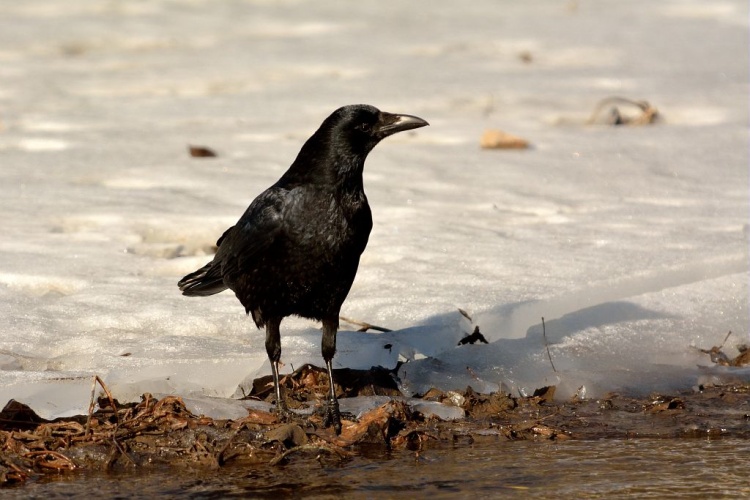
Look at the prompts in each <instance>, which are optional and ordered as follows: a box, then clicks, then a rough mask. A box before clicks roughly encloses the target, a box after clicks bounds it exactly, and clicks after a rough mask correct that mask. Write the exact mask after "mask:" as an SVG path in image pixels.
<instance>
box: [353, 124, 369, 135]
mask: <svg viewBox="0 0 750 500" xmlns="http://www.w3.org/2000/svg"><path fill="white" fill-rule="evenodd" d="M354 129H355V130H359V131H360V132H366V133H369V132H370V130H372V125H370V124H369V123H360V124H359V125H357V126H356V127H354Z"/></svg>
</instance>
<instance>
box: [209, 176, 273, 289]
mask: <svg viewBox="0 0 750 500" xmlns="http://www.w3.org/2000/svg"><path fill="white" fill-rule="evenodd" d="M287 196H288V193H287V192H286V191H285V190H282V189H280V188H275V187H274V188H270V189H268V190H266V191H264V192H263V193H261V194H260V195H259V196H258V197H257V198H256V199H255V200H254V201H253V202H252V204H251V205H250V206H249V207H248V209H247V210H246V211H245V213H244V214H243V215H242V217H241V218H240V220H239V221H238V222H237V224H235V225H234V226H232V227H231V228H229V229H228V230H227V231H226V232H225V233H224V234H223V235H222V236H221V238H219V241H218V242H217V245H218V246H219V250H218V251H217V252H216V257H214V262H218V263H220V267H221V271H220V272H221V276H222V277H223V278H224V279H225V281H227V282H230V283H231V282H233V281H234V280H235V279H236V277H238V276H240V275H242V274H245V273H248V272H251V271H252V269H253V266H254V263H255V262H257V260H258V257H259V256H260V255H261V254H263V253H264V252H265V251H266V250H268V249H269V248H270V247H271V246H272V245H273V244H274V242H275V241H276V240H277V239H278V238H279V236H280V234H282V228H283V225H282V210H283V208H284V204H285V203H286V201H287Z"/></svg>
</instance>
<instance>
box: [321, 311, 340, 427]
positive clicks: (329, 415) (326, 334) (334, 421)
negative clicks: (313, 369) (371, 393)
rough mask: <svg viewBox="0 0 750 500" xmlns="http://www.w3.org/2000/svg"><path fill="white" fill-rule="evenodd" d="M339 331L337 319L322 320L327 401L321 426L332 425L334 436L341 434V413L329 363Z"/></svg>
mask: <svg viewBox="0 0 750 500" xmlns="http://www.w3.org/2000/svg"><path fill="white" fill-rule="evenodd" d="M338 329H339V318H338V316H334V317H333V318H327V319H324V320H323V342H322V344H321V347H322V349H321V350H322V351H323V359H324V360H325V362H326V368H327V369H328V384H329V386H330V387H329V390H328V401H327V402H326V409H325V419H324V420H323V425H325V426H326V427H328V426H329V425H333V429H334V431H336V434H341V412H340V411H339V402H338V400H337V399H336V386H335V385H334V383H333V366H332V364H331V361H332V360H333V355H334V354H336V331H337V330H338Z"/></svg>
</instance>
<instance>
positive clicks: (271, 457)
mask: <svg viewBox="0 0 750 500" xmlns="http://www.w3.org/2000/svg"><path fill="white" fill-rule="evenodd" d="M337 381H341V386H339V387H337V392H338V393H339V394H340V396H341V397H348V396H362V395H388V396H392V399H391V400H389V401H388V402H387V403H386V404H384V405H382V406H380V407H378V408H375V409H373V410H371V411H369V412H366V413H364V414H363V415H361V416H360V417H359V418H358V419H355V418H354V417H353V416H349V418H347V417H346V416H345V417H344V422H343V424H344V425H343V430H342V433H341V435H339V436H337V435H335V434H334V433H333V431H332V430H331V429H327V428H324V427H323V425H322V418H321V417H320V416H319V415H317V414H315V413H313V414H312V415H308V416H297V417H294V419H293V420H291V421H284V422H281V421H279V419H278V418H277V416H276V415H275V414H273V413H268V412H263V411H249V412H248V415H247V416H246V417H244V418H242V419H239V420H214V419H211V418H207V417H203V416H198V415H193V414H192V413H190V412H189V411H188V410H187V409H186V407H185V405H184V403H183V402H182V400H181V399H180V398H179V397H165V398H162V399H160V400H157V399H155V398H153V397H152V396H150V395H148V394H146V395H144V396H143V398H142V400H141V401H140V402H139V403H137V404H127V405H121V404H119V403H117V402H116V401H115V400H112V399H111V398H110V397H103V398H100V399H99V400H98V410H97V411H96V412H92V414H91V415H84V416H80V417H73V418H65V419H58V420H56V421H52V422H49V421H45V420H43V419H41V418H39V417H38V416H37V415H35V414H34V413H33V411H31V410H30V409H29V408H28V407H26V406H24V405H23V404H21V403H18V402H15V401H12V402H10V403H8V405H7V406H6V407H5V409H4V410H3V411H2V413H0V440H2V441H0V443H2V444H0V447H1V448H0V484H2V486H5V487H13V486H16V487H17V488H21V489H24V488H26V487H27V486H24V485H30V484H36V483H39V482H44V481H45V478H50V477H55V478H58V479H59V478H61V477H69V478H81V479H86V480H91V478H92V477H98V476H96V474H97V473H106V474H107V475H108V477H110V478H111V477H112V474H115V475H126V476H128V477H131V478H132V477H134V476H133V474H135V475H136V476H137V475H138V474H141V473H147V472H159V473H165V471H170V470H175V471H188V470H189V471H191V473H195V474H199V473H208V472H213V473H215V472H216V471H220V470H226V471H230V470H235V469H234V468H237V467H239V468H240V469H241V470H242V471H244V472H243V474H247V473H248V471H257V473H258V474H260V475H264V476H265V475H269V474H270V475H273V471H274V470H276V469H277V468H280V467H281V468H288V467H295V468H300V467H302V468H306V467H313V468H314V469H315V470H318V469H320V468H321V467H323V468H330V467H333V468H337V467H340V466H341V464H350V465H351V464H352V463H356V464H357V467H363V468H365V469H366V468H367V467H368V466H378V464H380V463H381V462H383V461H384V460H386V461H387V460H389V459H391V458H392V457H394V456H399V457H402V459H405V460H407V461H416V462H417V463H418V462H419V461H420V460H421V459H422V457H427V456H431V455H433V456H434V454H435V453H440V454H445V453H449V454H450V453H454V454H457V455H456V456H458V455H460V453H459V452H458V451H457V450H464V451H467V450H472V449H476V448H477V447H484V446H492V447H496V446H497V445H498V443H511V442H518V441H532V442H548V443H561V442H563V441H565V442H570V441H593V440H596V441H597V442H599V441H600V440H613V441H614V440H632V439H635V438H638V439H654V438H656V439H659V440H690V439H695V438H704V439H705V438H710V439H719V438H721V439H725V440H726V439H733V440H741V441H743V442H744V440H747V439H748V438H750V385H730V386H711V387H701V388H699V389H697V390H690V391H685V392H681V393H676V394H669V395H666V394H653V395H651V396H649V397H645V398H633V397H628V396H626V395H621V394H608V395H605V396H603V397H601V398H598V399H586V400H571V401H558V400H555V398H554V387H548V388H542V389H540V390H538V391H537V392H536V393H535V394H534V395H533V396H530V397H514V396H511V395H508V394H501V393H496V394H489V395H487V394H478V393H476V392H474V391H473V390H472V389H471V388H467V389H466V390H465V391H462V392H460V393H458V392H451V393H443V392H441V391H438V390H431V391H429V392H428V393H427V394H425V395H423V396H422V398H423V399H425V400H432V401H439V402H442V403H444V404H448V405H454V406H460V407H461V408H462V409H463V410H464V411H465V414H466V418H464V419H462V420H456V421H442V420H440V419H438V418H436V417H434V416H426V415H423V414H421V413H419V412H417V411H414V410H413V409H412V408H411V407H410V406H409V405H408V404H407V402H406V400H405V399H403V398H401V397H400V394H399V393H398V389H397V388H396V385H395V383H394V382H393V380H392V378H391V377H390V376H389V375H388V373H387V372H385V371H381V370H372V371H368V372H357V371H353V370H348V371H342V372H340V373H337ZM267 382H268V381H266V380H265V379H260V380H258V381H256V384H255V388H254V389H253V393H252V394H251V395H250V396H249V397H252V398H259V399H264V398H268V397H271V396H270V394H269V393H268V391H267V388H268V383H267ZM283 382H284V385H285V388H286V393H287V394H289V399H290V406H294V405H295V404H298V405H301V404H303V403H309V402H314V401H321V400H322V398H323V397H324V395H325V394H326V391H327V387H326V377H325V374H324V372H323V371H322V370H320V369H318V368H315V367H312V366H305V367H302V368H300V369H299V370H297V371H296V372H295V373H294V374H292V375H289V376H287V377H285V378H284V381H283ZM441 456H442V455H441ZM404 457H405V458H404ZM389 463H390V462H389ZM368 464H369V465H368ZM15 489H16V488H13V490H15Z"/></svg>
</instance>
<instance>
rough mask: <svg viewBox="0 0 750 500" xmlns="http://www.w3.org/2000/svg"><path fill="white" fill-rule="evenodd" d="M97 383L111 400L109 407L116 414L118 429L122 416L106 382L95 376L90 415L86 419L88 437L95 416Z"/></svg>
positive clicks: (92, 386)
mask: <svg viewBox="0 0 750 500" xmlns="http://www.w3.org/2000/svg"><path fill="white" fill-rule="evenodd" d="M97 382H98V383H99V385H100V386H101V387H102V389H103V390H104V393H105V394H106V395H107V399H108V400H109V405H110V406H111V407H112V411H113V412H114V413H115V419H116V420H117V427H119V426H120V414H119V413H118V412H117V405H116V404H115V398H113V397H112V393H111V392H109V389H108V388H107V386H106V385H105V384H104V381H103V380H102V379H101V378H99V375H94V383H93V384H92V385H91V401H90V402H89V415H88V418H86V430H85V435H87V436H88V434H89V430H90V429H91V417H92V416H93V415H94V397H95V396H96V384H97Z"/></svg>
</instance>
